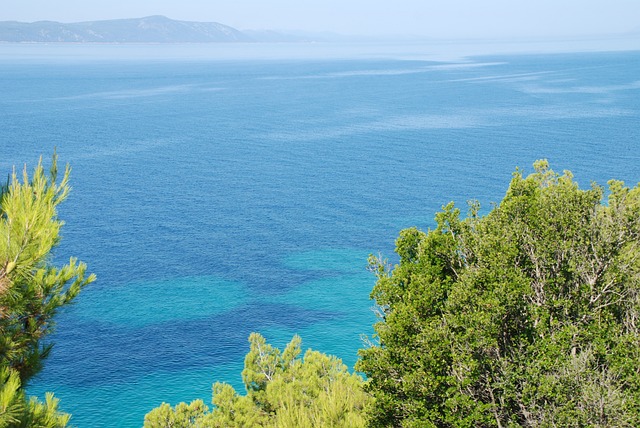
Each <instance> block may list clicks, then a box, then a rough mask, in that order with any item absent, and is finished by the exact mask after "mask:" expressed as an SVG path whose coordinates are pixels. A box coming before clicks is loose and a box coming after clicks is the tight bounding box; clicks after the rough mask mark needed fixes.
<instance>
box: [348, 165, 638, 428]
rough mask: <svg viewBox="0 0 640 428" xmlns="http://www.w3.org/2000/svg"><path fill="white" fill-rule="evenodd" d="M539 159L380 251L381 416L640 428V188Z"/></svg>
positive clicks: (377, 381)
mask: <svg viewBox="0 0 640 428" xmlns="http://www.w3.org/2000/svg"><path fill="white" fill-rule="evenodd" d="M534 168H535V172H534V173H533V174H531V175H529V176H527V177H525V176H524V175H523V173H522V171H520V170H516V172H515V173H514V175H513V179H512V180H511V184H510V186H509V188H508V191H507V193H506V195H505V197H504V199H503V200H502V201H501V202H500V203H499V204H498V205H496V206H494V207H493V209H492V210H491V211H490V212H489V213H488V214H487V215H486V216H480V214H479V212H480V207H479V205H478V204H477V203H472V204H470V209H469V214H468V216H466V218H461V214H460V210H459V209H458V208H456V207H455V206H454V204H453V203H450V204H448V205H446V206H445V207H443V210H442V211H441V212H439V213H438V214H437V215H436V218H435V220H436V227H435V229H433V230H429V231H428V232H423V231H421V230H419V229H417V228H410V229H406V230H403V231H402V232H401V233H400V236H399V238H398V239H397V241H396V252H397V253H398V255H399V257H400V260H399V263H398V264H397V265H395V266H394V267H391V266H389V265H388V263H387V262H386V261H385V260H382V259H381V258H373V257H372V258H371V259H370V266H371V268H372V270H373V271H374V272H375V273H376V275H377V283H376V285H375V287H374V289H373V291H372V294H371V296H372V298H374V299H375V301H376V303H377V305H378V307H379V311H380V316H381V318H380V320H379V322H378V323H377V324H376V325H375V332H376V334H375V336H374V339H373V340H372V342H371V343H370V346H368V347H367V348H366V349H362V350H361V351H360V360H359V362H358V364H357V366H356V368H357V369H358V370H360V371H362V372H364V373H365V374H366V375H367V377H368V383H367V384H366V390H367V391H369V392H370V393H371V394H372V395H373V396H374V397H375V400H376V402H375V405H374V406H371V415H370V416H371V421H370V422H371V425H373V426H406V427H429V426H434V427H435V426H438V427H442V426H450V427H475V426H485V427H491V426H495V427H507V426H532V427H533V426H640V369H639V367H640V330H639V329H640V248H639V246H640V187H638V186H636V187H634V188H632V189H630V188H628V187H626V186H625V185H624V183H622V182H620V181H610V182H609V183H608V184H609V186H608V189H607V190H606V191H605V189H604V188H602V187H599V186H597V185H595V184H593V185H592V186H591V188H589V189H586V190H581V189H580V188H579V187H578V184H577V183H576V182H575V181H574V179H573V176H572V175H571V173H569V172H566V171H565V172H564V173H563V174H558V173H556V172H554V171H552V170H551V169H549V165H548V163H547V162H546V161H538V162H536V163H535V164H534ZM605 197H606V199H605Z"/></svg>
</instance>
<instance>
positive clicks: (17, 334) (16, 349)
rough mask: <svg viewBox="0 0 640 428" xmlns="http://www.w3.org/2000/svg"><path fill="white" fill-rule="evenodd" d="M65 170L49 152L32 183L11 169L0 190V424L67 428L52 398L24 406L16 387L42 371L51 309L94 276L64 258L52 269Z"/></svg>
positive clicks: (65, 192) (66, 190)
mask: <svg viewBox="0 0 640 428" xmlns="http://www.w3.org/2000/svg"><path fill="white" fill-rule="evenodd" d="M69 171H70V170H69V168H68V167H67V168H66V170H65V172H64V175H63V177H62V179H61V180H60V181H58V170H57V158H56V156H55V155H54V157H53V162H52V165H51V169H50V171H49V173H48V174H47V173H45V170H44V167H43V165H42V161H40V162H39V163H38V165H37V167H36V168H35V170H34V173H33V175H32V177H31V178H29V175H28V174H27V171H26V168H25V170H24V171H23V173H22V181H20V179H19V177H18V175H17V174H16V172H15V171H14V173H13V175H12V176H11V178H10V181H9V182H8V183H7V184H6V185H5V186H3V187H2V188H0V401H1V406H2V409H1V414H0V427H1V426H11V427H22V426H24V427H32V426H42V427H59V426H66V424H67V422H68V420H69V416H68V415H64V414H60V413H58V411H57V400H56V399H54V398H53V395H47V398H46V402H45V403H40V402H38V401H37V400H35V399H32V400H31V401H29V402H27V400H26V398H25V396H24V393H23V392H22V389H21V387H20V386H21V385H22V384H23V383H24V382H26V381H27V380H29V379H30V378H31V377H32V376H33V375H34V374H36V373H37V372H38V370H40V368H41V367H42V361H43V359H44V358H46V356H47V355H48V353H49V351H50V349H51V345H50V344H48V345H45V344H43V342H42V340H43V339H44V337H45V336H46V335H47V334H49V333H50V332H51V331H52V330H53V327H54V323H53V317H54V315H55V314H56V312H57V310H58V309H59V308H60V307H61V306H64V305H67V304H69V303H71V301H72V300H73V299H74V298H75V297H76V296H77V295H78V293H79V292H80V290H81V289H82V288H83V287H84V286H86V285H87V284H89V283H90V282H92V281H93V280H94V279H95V277H94V276H93V275H89V276H87V275H86V266H85V265H84V264H82V263H78V262H77V260H75V259H73V258H72V259H71V260H70V261H69V264H67V265H65V266H63V267H61V268H56V267H54V266H52V265H51V263H50V254H51V251H52V249H53V248H54V247H55V246H56V245H57V244H58V242H59V240H60V229H61V227H62V225H63V222H62V221H60V220H59V219H58V217H57V206H58V204H60V203H61V202H62V201H63V200H64V199H65V198H66V197H67V195H68V193H69V189H70V187H69Z"/></svg>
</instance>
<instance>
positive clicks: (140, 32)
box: [0, 15, 316, 43]
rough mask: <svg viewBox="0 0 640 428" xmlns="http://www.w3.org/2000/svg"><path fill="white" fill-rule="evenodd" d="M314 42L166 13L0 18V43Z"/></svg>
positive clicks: (298, 37) (302, 37) (305, 38)
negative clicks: (103, 18) (126, 16)
mask: <svg viewBox="0 0 640 428" xmlns="http://www.w3.org/2000/svg"><path fill="white" fill-rule="evenodd" d="M304 41H316V40H312V39H309V38H308V37H305V36H298V35H293V34H284V33H279V32H276V31H240V30H237V29H235V28H233V27H230V26H228V25H224V24H220V23H218V22H191V21H176V20H173V19H170V18H167V17H166V16H159V15H156V16H147V17H144V18H134V19H113V20H107V21H87V22H75V23H69V24H65V23H61V22H54V21H38V22H32V23H27V22H17V21H0V42H30V43H46V42H56V43H242V42H245V43H246V42H249V43H250V42H304Z"/></svg>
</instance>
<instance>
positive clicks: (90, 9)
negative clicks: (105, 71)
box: [0, 0, 640, 38]
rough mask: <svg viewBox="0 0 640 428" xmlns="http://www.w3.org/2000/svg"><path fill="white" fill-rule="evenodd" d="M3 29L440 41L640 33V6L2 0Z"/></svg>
mask: <svg viewBox="0 0 640 428" xmlns="http://www.w3.org/2000/svg"><path fill="white" fill-rule="evenodd" d="M2 3H3V4H2V7H1V8H0V21H23V22H33V21H39V20H50V21H60V22H78V21H93V20H102V19H117V18H140V17H143V16H150V15H165V16H167V17H169V18H172V19H177V20H185V21H204V22H220V23H222V24H226V25H230V26H232V27H235V28H238V29H241V30H247V29H253V30H264V29H269V30H280V31H282V30H296V31H309V32H325V31H326V32H333V33H338V34H344V35H364V36H388V35H407V36H410V35H412V36H425V37H438V38H513V37H574V36H598V35H608V34H621V33H626V32H640V0H385V1H381V0H268V1H267V0H224V1H222V0H179V1H177V0H109V1H100V2H98V1H87V0H55V1H52V0H2Z"/></svg>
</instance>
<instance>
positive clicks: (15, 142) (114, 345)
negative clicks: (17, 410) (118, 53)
mask: <svg viewBox="0 0 640 428" xmlns="http://www.w3.org/2000/svg"><path fill="white" fill-rule="evenodd" d="M3 49H4V52H5V53H6V52H9V53H8V54H7V55H3V56H0V93H1V94H2V96H1V97H0V147H1V149H2V150H1V154H2V156H1V157H0V171H5V172H7V173H8V172H9V171H10V170H11V168H12V167H13V165H18V167H21V165H23V164H24V163H27V164H28V165H30V166H32V165H33V164H34V163H35V162H36V161H37V159H38V157H39V156H40V155H43V156H44V157H45V160H46V159H47V157H49V156H50V154H51V153H52V152H53V150H54V147H57V152H58V154H59V157H60V160H61V161H62V162H64V163H66V162H68V163H70V164H71V166H72V168H73V172H72V186H73V191H72V194H71V196H70V197H69V199H68V201H66V202H65V203H64V205H63V206H62V207H61V210H60V217H61V218H62V219H64V220H65V222H66V225H65V228H64V230H63V240H62V243H61V245H60V247H59V248H58V249H57V250H56V254H55V258H54V259H55V261H56V262H58V263H62V262H63V261H64V260H65V259H67V258H68V257H69V256H71V255H73V256H77V257H78V258H80V259H81V260H83V261H85V262H86V263H87V264H88V265H89V269H90V271H92V272H95V273H96V274H97V275H98V281H97V282H96V283H94V284H92V285H91V286H90V287H88V288H87V289H86V290H85V291H84V292H83V293H82V294H81V295H80V296H79V298H78V299H77V303H76V304H75V305H73V306H72V307H69V308H66V309H65V310H64V311H62V312H61V313H60V314H59V316H58V318H57V321H58V327H57V333H56V334H55V336H54V337H53V338H52V340H53V341H54V342H55V347H54V351H53V353H52V355H51V357H50V358H49V359H48V360H47V361H46V364H45V368H44V370H43V371H42V373H41V374H40V375H39V376H38V377H37V378H36V379H35V380H34V381H33V382H32V383H31V385H29V393H31V394H36V395H38V396H43V395H44V392H45V391H54V392H55V394H56V396H57V397H59V398H60V399H61V407H62V409H63V410H65V411H68V412H71V413H72V414H73V419H72V422H73V423H74V424H75V425H76V426H78V427H115V426H118V427H135V426H141V425H142V421H143V417H144V414H145V413H146V412H148V411H149V410H151V409H152V408H153V407H155V406H157V405H159V404H160V403H162V402H163V401H165V402H169V403H172V404H175V403H177V402H179V401H190V400H192V399H195V398H202V399H204V400H205V401H207V402H208V401H209V400H210V395H211V384H212V383H213V382H214V381H218V380H219V381H227V382H230V383H232V384H233V385H234V386H235V387H236V388H237V389H238V390H240V391H242V386H241V385H242V384H241V379H240V372H241V369H242V365H243V358H244V355H245V353H246V352H247V350H248V343H247V337H248V336H249V334H250V333H251V332H253V331H258V332H261V333H262V334H263V335H264V336H265V337H267V339H268V340H269V341H271V342H272V343H274V344H275V345H277V346H283V345H284V344H285V343H286V342H288V341H289V340H290V339H291V337H292V336H293V334H299V335H300V336H301V337H302V339H303V347H305V348H306V347H312V348H314V349H318V350H320V351H323V352H327V353H331V354H335V355H337V356H339V357H341V358H342V359H343V360H344V362H345V363H346V364H348V365H349V366H350V367H353V365H354V363H355V361H356V359H357V355H356V352H357V349H358V348H360V347H362V346H363V343H362V339H361V336H362V335H363V334H371V332H372V328H371V325H372V323H373V322H374V321H375V316H374V312H373V311H372V306H373V304H372V302H371V301H370V300H369V298H368V295H369V292H370V290H371V288H372V287H373V285H374V282H375V278H374V277H373V276H372V275H371V274H369V273H368V272H367V271H366V260H367V256H368V254H371V253H373V254H378V253H382V254H384V255H386V256H389V257H391V258H392V259H393V246H394V240H395V238H396V236H397V234H398V232H399V231H400V230H401V229H402V228H405V227H409V226H413V225H416V226H418V227H420V228H422V229H425V230H426V229H427V228H429V227H430V226H432V225H433V216H434V213H435V212H436V211H437V210H438V209H439V208H440V207H441V206H442V205H444V204H446V203H447V202H449V201H451V200H453V201H456V203H457V204H458V206H460V207H461V208H463V209H464V207H465V206H466V201H467V200H469V199H478V200H479V201H480V202H481V203H482V204H483V206H484V207H485V212H486V210H488V209H490V207H491V203H492V202H498V201H500V199H501V198H502V196H503V195H504V192H505V190H506V187H507V185H508V182H509V180H510V177H511V173H512V172H513V171H514V169H515V168H516V167H521V168H523V169H524V170H525V171H531V169H532V168H531V165H532V163H533V162H534V161H535V160H536V159H541V158H546V159H548V160H549V161H550V163H551V166H552V167H553V168H554V169H556V170H563V169H568V170H571V171H572V172H573V173H574V175H575V177H576V179H577V181H578V182H579V183H580V184H581V185H582V186H583V187H587V186H589V185H590V183H591V181H595V182H597V183H600V184H606V181H607V180H609V179H611V178H617V179H622V180H625V181H626V182H627V183H628V184H630V185H634V184H635V183H637V182H638V181H640V150H639V149H640V142H639V139H638V137H639V136H640V121H639V118H640V52H633V51H630V52H609V53H596V52H591V53H562V54H529V55H496V56H483V57H465V58H463V57H456V56H455V55H452V56H451V58H449V60H448V61H433V60H431V59H432V58H431V59H430V58H429V56H428V55H426V54H424V55H419V54H415V55H414V54H412V55H408V54H406V53H405V55H404V57H391V56H389V55H382V56H380V57H378V58H376V57H374V56H372V55H368V56H366V57H364V56H361V57H354V58H352V59H349V58H348V55H346V56H345V55H343V56H341V57H340V58H327V57H316V58H307V57H305V58H300V57H290V58H279V59H271V60H269V59H266V58H265V55H255V50H256V49H258V47H256V46H253V47H252V48H251V49H253V50H254V55H253V56H252V55H246V56H239V57H238V56H226V57H223V58H215V57H212V56H204V57H198V58H190V57H189V56H188V55H184V56H174V57H172V58H162V56H161V55H152V56H145V55H140V56H139V57H137V56H136V55H135V52H133V53H132V51H128V52H129V53H130V55H128V56H127V58H126V59H115V58H111V59H108V60H106V59H101V56H100V55H96V54H92V55H88V56H86V55H84V54H85V52H84V51H82V52H83V55H79V56H78V55H77V56H73V55H70V56H56V55H55V54H51V55H42V51H38V52H36V54H33V55H31V54H28V52H33V49H35V48H33V47H20V49H18V48H15V47H13V46H10V47H7V46H4V47H1V46H0V52H2V50H3ZM24 49H26V51H27V54H25V51H24ZM39 49H41V48H39ZM51 49H53V52H54V53H55V52H65V53H69V52H71V53H73V52H74V50H73V49H77V50H82V49H85V48H84V47H82V46H77V47H75V48H69V47H65V48H58V49H61V50H59V51H56V50H55V49H56V47H55V46H54V47H51ZM101 49H127V48H124V47H121V48H118V47H103V48H101ZM190 49H193V48H192V47H190ZM142 52H143V50H142ZM18 53H20V54H18ZM440 59H442V58H440Z"/></svg>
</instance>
